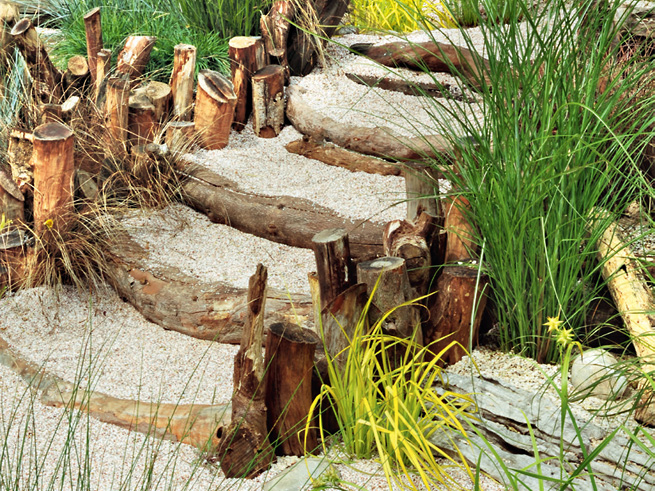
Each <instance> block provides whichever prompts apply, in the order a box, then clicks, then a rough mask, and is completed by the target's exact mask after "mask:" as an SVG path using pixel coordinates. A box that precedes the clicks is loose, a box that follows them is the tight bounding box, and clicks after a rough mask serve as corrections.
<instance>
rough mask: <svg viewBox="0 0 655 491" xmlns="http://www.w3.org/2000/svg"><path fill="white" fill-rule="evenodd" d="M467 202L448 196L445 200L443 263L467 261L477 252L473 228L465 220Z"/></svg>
mask: <svg viewBox="0 0 655 491" xmlns="http://www.w3.org/2000/svg"><path fill="white" fill-rule="evenodd" d="M468 207H469V201H468V199H466V198H465V197H464V196H461V195H459V196H454V197H453V196H450V197H448V198H446V200H445V210H446V221H445V224H444V229H445V230H446V234H447V240H446V254H445V257H444V262H445V263H451V262H455V261H468V260H470V259H472V258H473V255H474V254H475V252H476V250H477V244H476V243H475V227H474V226H473V225H472V224H471V223H470V222H469V220H468V219H467V218H466V210H467V209H468Z"/></svg>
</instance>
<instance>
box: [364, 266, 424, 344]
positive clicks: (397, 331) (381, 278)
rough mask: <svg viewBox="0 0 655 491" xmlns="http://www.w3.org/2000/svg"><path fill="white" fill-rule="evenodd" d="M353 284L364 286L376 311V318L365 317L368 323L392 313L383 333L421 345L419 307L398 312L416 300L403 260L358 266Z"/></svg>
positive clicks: (406, 308)
mask: <svg viewBox="0 0 655 491" xmlns="http://www.w3.org/2000/svg"><path fill="white" fill-rule="evenodd" d="M357 282H358V283H364V284H365V285H366V292H367V294H368V295H369V296H371V295H373V300H372V303H373V305H375V307H377V309H378V310H379V315H375V316H373V317H371V316H370V315H369V319H370V321H371V323H374V322H377V321H378V320H379V318H380V317H381V315H384V314H386V313H387V312H390V311H392V310H393V312H392V313H391V314H390V315H389V316H388V317H387V319H386V321H385V323H384V326H383V328H384V331H385V332H386V333H388V334H391V335H393V336H398V337H401V338H408V339H409V338H414V340H415V341H416V342H417V343H419V344H422V343H423V334H422V332H421V312H420V311H419V307H418V306H416V305H407V306H405V307H400V308H398V307H399V306H400V305H401V304H403V303H405V302H407V301H410V300H413V299H415V298H416V293H415V292H414V290H413V288H412V287H411V285H410V284H409V277H408V276H407V268H406V266H405V260H404V259H403V258H401V257H381V258H378V259H373V260H372V261H364V262H361V263H359V264H358V265H357ZM374 289H375V292H373V290H374Z"/></svg>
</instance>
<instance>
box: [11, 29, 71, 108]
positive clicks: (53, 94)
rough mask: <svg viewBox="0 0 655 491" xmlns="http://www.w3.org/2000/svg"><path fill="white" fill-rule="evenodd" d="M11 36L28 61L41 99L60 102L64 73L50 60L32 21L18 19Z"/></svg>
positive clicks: (26, 61)
mask: <svg viewBox="0 0 655 491" xmlns="http://www.w3.org/2000/svg"><path fill="white" fill-rule="evenodd" d="M11 36H12V37H13V39H14V41H15V42H16V45H17V46H18V48H19V49H20V52H21V54H22V55H23V58H24V59H25V63H27V67H28V69H29V71H30V74H31V75H32V79H33V80H34V83H35V89H36V93H37V94H38V95H39V97H40V99H41V100H42V101H43V102H50V103H59V102H60V99H61V95H62V87H61V81H62V74H61V72H60V71H59V70H58V69H57V68H56V67H55V66H54V65H53V63H52V61H51V60H50V56H48V52H47V51H46V49H45V46H43V43H41V40H40V39H39V35H38V33H37V32H36V28H35V27H34V25H32V21H31V20H30V19H22V20H20V21H18V22H17V23H16V25H15V26H14V27H13V29H12V30H11Z"/></svg>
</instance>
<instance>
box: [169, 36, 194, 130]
mask: <svg viewBox="0 0 655 491" xmlns="http://www.w3.org/2000/svg"><path fill="white" fill-rule="evenodd" d="M196 53H197V49H196V47H195V46H192V45H190V44H178V45H176V46H175V55H174V59H173V73H172V74H171V80H170V83H169V85H170V86H171V92H172V94H173V116H174V117H175V119H177V120H178V121H189V120H190V119H191V113H192V108H193V84H194V82H193V75H194V74H195V71H196V56H197V55H196Z"/></svg>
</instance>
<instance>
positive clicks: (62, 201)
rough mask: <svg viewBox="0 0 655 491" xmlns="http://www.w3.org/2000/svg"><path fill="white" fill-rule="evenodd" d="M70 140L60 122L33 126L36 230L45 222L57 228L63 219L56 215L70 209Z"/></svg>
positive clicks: (41, 227)
mask: <svg viewBox="0 0 655 491" xmlns="http://www.w3.org/2000/svg"><path fill="white" fill-rule="evenodd" d="M74 143H75V141H74V136H73V132H72V131H71V129H70V128H69V127H68V126H66V125H64V124H61V123H46V124H43V125H41V126H38V127H37V128H36V129H35V130H34V155H33V161H34V225H35V228H36V230H37V232H40V231H42V230H43V229H44V227H46V226H47V227H48V228H52V227H54V228H57V229H61V228H62V227H63V225H64V223H65V222H64V221H63V220H61V219H60V218H61V217H62V216H63V215H66V214H67V213H69V212H70V211H72V209H73V179H74V176H75V165H74V161H73V147H74ZM49 220H52V222H50V221H49ZM46 222H48V224H47V225H46Z"/></svg>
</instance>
